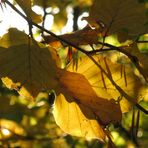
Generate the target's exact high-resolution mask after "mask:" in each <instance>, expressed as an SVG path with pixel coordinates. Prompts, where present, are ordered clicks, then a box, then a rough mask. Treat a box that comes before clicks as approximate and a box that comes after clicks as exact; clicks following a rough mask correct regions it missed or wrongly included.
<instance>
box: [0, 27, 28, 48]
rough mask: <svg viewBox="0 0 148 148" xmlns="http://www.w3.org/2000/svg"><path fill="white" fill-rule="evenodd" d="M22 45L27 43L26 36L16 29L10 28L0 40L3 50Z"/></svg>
mask: <svg viewBox="0 0 148 148" xmlns="http://www.w3.org/2000/svg"><path fill="white" fill-rule="evenodd" d="M24 43H26V44H27V43H28V35H27V34H25V33H24V32H21V31H18V30H17V29H16V28H10V29H9V30H8V33H6V34H4V35H3V37H2V38H1V39H0V46H1V47H5V48H8V47H10V46H17V45H21V44H24Z"/></svg>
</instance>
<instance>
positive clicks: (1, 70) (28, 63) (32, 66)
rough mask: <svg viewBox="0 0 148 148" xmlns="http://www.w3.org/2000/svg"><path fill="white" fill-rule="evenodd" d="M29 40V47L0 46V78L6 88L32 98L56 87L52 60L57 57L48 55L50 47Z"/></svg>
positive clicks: (54, 66)
mask: <svg viewBox="0 0 148 148" xmlns="http://www.w3.org/2000/svg"><path fill="white" fill-rule="evenodd" d="M15 35H16V34H15V33H14V36H15ZM24 37H25V34H24ZM4 39H5V38H4ZM2 40H3V38H2ZM29 40H30V44H29V43H28V44H27V43H26V42H24V44H18V45H16V46H10V47H9V48H4V47H0V64H1V66H0V77H1V78H2V80H3V82H4V83H5V84H6V86H7V87H9V88H12V89H16V90H17V91H19V93H20V94H22V95H23V96H25V97H35V96H37V94H38V93H39V92H40V91H41V90H46V89H49V90H50V89H53V88H54V87H55V86H56V85H57V81H56V80H55V73H56V62H55V61H54V59H57V57H56V55H55V54H53V55H52V54H51V51H52V48H51V47H49V49H48V48H45V47H41V46H40V45H39V44H38V43H36V42H35V41H33V40H32V39H28V42H29ZM8 42H9V40H8ZM12 45H13V44H12ZM53 50H54V49H53ZM57 63H58V62H57Z"/></svg>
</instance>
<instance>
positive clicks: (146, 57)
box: [124, 45, 148, 82]
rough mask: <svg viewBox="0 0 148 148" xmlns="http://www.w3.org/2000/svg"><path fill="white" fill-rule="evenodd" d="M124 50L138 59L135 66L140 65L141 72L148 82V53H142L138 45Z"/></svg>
mask: <svg viewBox="0 0 148 148" xmlns="http://www.w3.org/2000/svg"><path fill="white" fill-rule="evenodd" d="M124 50H126V51H127V52H128V53H130V54H131V55H132V56H134V57H136V59H135V63H134V64H136V63H137V62H138V63H139V65H140V69H139V72H140V73H141V74H142V75H143V76H144V78H145V79H146V81H147V82H148V66H147V63H148V53H142V52H140V50H139V49H138V47H137V45H134V46H130V47H129V48H126V49H124Z"/></svg>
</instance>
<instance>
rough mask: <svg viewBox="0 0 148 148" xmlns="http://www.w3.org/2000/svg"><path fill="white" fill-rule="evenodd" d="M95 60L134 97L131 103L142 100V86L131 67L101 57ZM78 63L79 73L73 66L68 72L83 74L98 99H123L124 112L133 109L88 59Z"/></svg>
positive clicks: (122, 107) (84, 58) (96, 57)
mask: <svg viewBox="0 0 148 148" xmlns="http://www.w3.org/2000/svg"><path fill="white" fill-rule="evenodd" d="M94 58H95V60H96V61H97V62H98V64H100V65H101V66H102V68H103V69H104V70H105V71H106V72H107V73H108V74H109V76H111V77H112V79H113V81H114V82H115V83H116V84H117V85H118V86H119V87H120V88H122V90H124V92H126V93H127V94H128V95H130V96H132V97H133V100H130V101H131V102H133V103H134V102H137V101H138V100H139V99H141V96H142V94H141V92H140V89H141V87H142V84H141V83H140V81H139V79H138V77H136V76H135V74H134V72H133V71H132V69H131V68H130V67H127V66H125V65H122V64H117V63H113V62H111V61H110V60H109V59H107V58H103V57H102V56H101V55H100V56H99V55H98V56H94ZM78 63H79V64H78V68H77V71H76V70H74V69H73V66H72V64H71V65H70V66H69V67H68V70H69V71H72V72H77V73H80V74H83V75H84V76H85V78H86V79H87V80H88V81H89V83H90V85H91V87H92V89H93V90H94V91H95V93H96V94H97V96H98V97H101V98H106V99H115V100H120V99H121V101H120V105H121V110H122V112H126V111H128V110H129V109H130V108H131V104H130V103H129V102H128V101H127V100H128V99H129V98H126V99H127V100H126V99H125V98H124V97H123V95H122V93H120V92H119V91H118V90H117V89H116V87H115V86H114V85H113V84H112V83H111V81H110V80H109V78H108V77H107V76H106V75H105V74H103V72H102V71H101V70H100V69H99V68H98V67H97V66H96V65H95V64H94V63H93V62H92V61H91V60H90V59H89V58H88V57H83V58H81V60H79V62H78ZM130 99H131V98H130Z"/></svg>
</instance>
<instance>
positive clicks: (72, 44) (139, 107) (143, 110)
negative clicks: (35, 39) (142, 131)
mask: <svg viewBox="0 0 148 148" xmlns="http://www.w3.org/2000/svg"><path fill="white" fill-rule="evenodd" d="M4 2H6V3H7V4H8V5H9V6H10V7H11V8H12V9H13V10H15V11H16V12H17V13H18V14H19V15H20V16H22V17H23V18H24V19H25V20H26V21H27V22H30V23H32V25H34V26H36V27H37V28H39V29H41V30H42V31H45V32H46V33H48V34H50V35H52V36H53V37H55V38H57V39H58V40H60V41H62V42H64V43H66V44H68V45H69V46H72V47H74V48H76V49H77V50H79V51H81V52H82V53H84V54H86V55H87V56H88V57H89V58H90V59H91V60H92V61H93V62H94V64H96V65H97V66H98V68H99V69H100V70H101V71H102V72H103V73H104V74H105V75H106V76H107V77H108V79H109V80H110V81H111V83H112V84H113V85H114V86H115V87H116V89H117V90H118V91H119V92H120V93H121V94H122V95H123V96H124V97H125V98H126V99H127V100H128V101H130V102H131V103H132V104H134V105H136V107H137V108H138V109H140V110H141V111H142V112H144V113H145V114H148V111H147V110H145V109H144V108H143V107H142V106H140V105H139V104H135V103H133V101H132V100H133V99H134V98H133V97H131V96H129V95H128V94H127V93H125V92H124V90H122V89H121V88H120V87H119V86H118V85H117V84H116V83H115V82H114V80H113V79H112V78H111V77H110V76H109V75H108V73H106V72H105V70H104V69H103V68H102V67H101V65H99V64H98V62H96V61H95V59H94V58H93V57H92V56H91V55H90V54H89V51H86V50H84V49H82V48H80V47H78V46H77V45H75V44H74V43H72V42H70V41H68V40H66V39H63V38H61V37H60V36H57V35H56V34H54V33H53V32H51V31H49V30H47V29H45V28H43V27H42V26H40V25H38V24H36V23H34V22H33V21H32V20H28V18H27V17H26V16H25V15H24V14H23V13H21V12H20V11H19V10H18V9H17V8H16V7H15V6H14V5H13V4H11V3H10V2H9V1H8V0H4ZM98 43H99V44H102V42H98ZM103 44H104V46H107V47H110V48H112V49H113V50H117V51H119V52H121V51H122V52H124V51H123V50H121V48H119V47H116V46H113V45H110V44H107V43H103ZM125 54H126V53H125ZM127 56H129V55H127Z"/></svg>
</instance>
